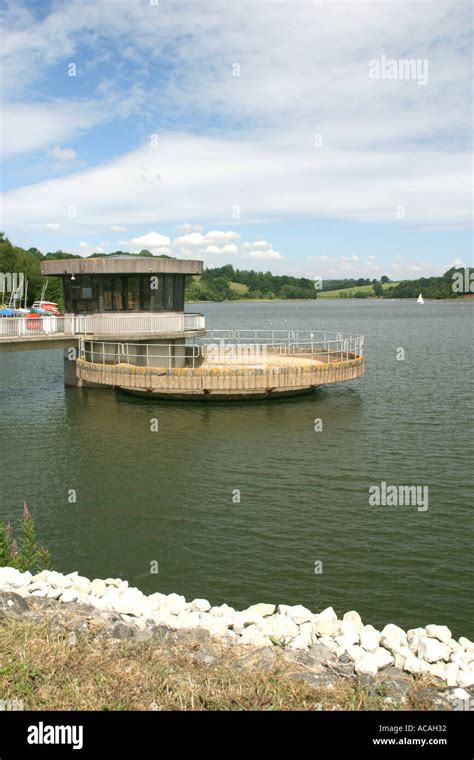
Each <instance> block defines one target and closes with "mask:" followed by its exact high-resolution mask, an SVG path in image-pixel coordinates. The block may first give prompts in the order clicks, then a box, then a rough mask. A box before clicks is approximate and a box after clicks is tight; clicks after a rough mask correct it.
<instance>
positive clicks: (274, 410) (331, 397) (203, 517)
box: [0, 299, 474, 639]
mask: <svg viewBox="0 0 474 760" xmlns="http://www.w3.org/2000/svg"><path fill="white" fill-rule="evenodd" d="M473 308H474V303H473V302H472V301H466V300H453V301H425V304H424V305H418V304H416V303H415V302H413V301H391V300H366V299H354V300H349V299H339V300H338V299H335V300H328V299H319V300H317V301H286V302H271V301H269V302H229V303H223V304H219V303H209V304H189V305H188V307H187V310H188V311H200V312H203V313H204V314H205V317H206V326H207V328H208V329H212V328H215V329H217V328H221V329H224V328H230V329H233V328H241V329H251V328H258V329H273V330H290V329H292V330H312V329H315V330H325V329H327V330H343V331H348V332H353V333H356V334H361V335H364V336H365V355H366V369H365V375H364V377H362V378H361V379H359V380H357V381H356V382H352V383H342V384H337V385H330V386H328V387H321V388H320V389H318V390H317V391H315V392H314V393H312V394H310V395H307V396H302V397H295V398H291V399H281V400H273V401H252V402H216V403H215V404H212V403H200V402H193V403H186V402H180V403H179V402H170V401H160V400H157V399H150V400H145V399H137V398H134V397H130V396H127V395H125V394H120V393H118V392H113V391H111V390H109V389H98V390H90V389H88V390H84V389H77V388H65V387H64V384H63V352H62V351H61V350H59V351H57V350H54V351H53V350H49V351H32V352H19V353H11V354H2V355H1V356H0V421H1V422H0V452H1V454H0V519H2V520H11V521H12V523H16V522H17V520H18V518H19V517H20V515H21V510H22V506H23V501H24V500H26V501H27V503H28V505H29V507H30V509H31V511H32V514H33V516H34V518H35V522H36V527H37V531H38V534H39V536H40V538H41V540H42V541H43V542H44V543H45V545H46V546H47V547H48V548H49V549H50V550H51V554H52V558H53V565H54V567H55V569H57V570H59V571H61V572H70V571H72V570H78V571H79V573H80V574H83V575H86V576H87V577H89V578H91V579H92V578H95V577H102V578H106V577H109V576H112V577H116V576H121V577H123V578H126V579H127V580H128V581H129V582H130V584H131V585H136V586H138V587H139V588H140V589H141V590H143V591H144V592H146V593H152V592H154V591H162V592H164V593H171V592H176V593H179V594H183V595H184V596H186V598H188V599H193V598H196V597H204V598H207V599H209V601H210V602H211V603H213V604H220V603H222V602H227V603H228V604H230V605H231V606H233V607H236V608H244V607H247V606H248V605H250V604H253V603H256V602H275V603H276V602H280V603H289V604H298V603H301V604H304V605H306V606H308V607H310V608H311V609H312V610H313V611H318V610H321V609H323V608H324V607H327V606H329V605H332V606H333V607H334V608H335V610H336V612H338V613H341V614H342V613H344V612H345V611H347V610H349V609H355V610H357V611H358V612H359V613H360V614H361V615H362V618H363V620H364V622H366V623H372V624H373V625H375V626H377V627H380V626H383V625H384V624H385V623H389V622H392V623H397V624H398V625H400V626H402V627H403V628H410V627H415V626H418V625H426V624H428V623H440V624H444V625H448V626H450V627H451V629H452V631H453V633H454V634H455V636H459V635H465V636H468V637H470V638H471V639H472V638H473V635H474V623H473V619H474V615H473V597H474V595H473V593H472V589H473V586H474V583H473V581H474V577H473V576H474V569H473V568H472V563H471V562H470V561H469V560H470V557H471V556H472V531H473V527H474V526H473V523H474V517H473V509H472V470H473V468H472V455H473V450H474V432H473V429H472V424H471V420H472V411H473V404H472V377H473V374H472V370H473V361H472V358H473V357H472V345H473V341H472V325H473V322H472V319H473ZM400 349H402V350H400ZM381 483H387V484H390V485H395V486H405V487H413V486H415V487H424V486H427V487H428V497H429V498H428V508H427V509H423V510H421V509H418V508H417V507H416V506H414V505H410V504H408V505H407V504H398V505H383V504H375V505H374V504H370V503H369V489H370V488H371V487H373V486H380V485H381ZM71 494H72V496H71ZM156 563H158V564H157V566H158V568H159V572H158V573H157V574H156V573H151V572H150V567H151V566H152V565H153V567H156Z"/></svg>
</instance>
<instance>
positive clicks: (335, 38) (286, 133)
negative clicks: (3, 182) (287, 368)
mask: <svg viewBox="0 0 474 760" xmlns="http://www.w3.org/2000/svg"><path fill="white" fill-rule="evenodd" d="M161 5H162V4H160V6H161ZM227 5H228V7H226V14H225V17H224V16H223V15H222V14H221V13H220V12H219V10H218V8H217V6H214V5H213V4H209V8H208V12H206V13H205V14H203V13H202V8H201V7H200V4H199V3H176V4H173V3H168V4H163V8H161V7H160V9H159V12H157V9H156V8H153V7H150V6H149V4H147V3H116V4H115V5H114V13H111V12H110V2H107V1H104V0H95V2H94V3H85V4H82V5H81V12H80V13H78V12H77V4H75V3H57V4H53V6H52V11H51V12H50V13H46V12H45V13H44V14H41V15H40V16H38V15H37V14H35V13H32V12H30V11H28V10H27V9H25V8H24V7H21V6H20V7H18V5H17V4H15V3H11V4H10V6H9V7H8V8H7V10H6V11H5V27H6V31H7V32H8V33H7V34H4V45H3V53H2V55H3V65H4V81H5V82H6V83H7V84H8V86H9V87H10V88H11V91H12V96H11V102H9V103H6V104H5V105H4V131H3V135H2V143H3V148H4V151H5V152H7V153H8V154H20V153H25V152H27V151H30V150H34V149H35V148H38V147H41V148H42V147H47V146H49V145H51V144H55V143H58V144H63V143H64V141H67V140H69V139H70V138H71V137H72V136H74V135H76V134H78V133H82V132H84V131H85V130H91V129H93V128H94V127H95V126H97V125H99V124H102V123H105V122H111V125H112V126H111V129H113V125H114V121H115V119H116V118H118V117H119V116H122V115H123V114H125V115H126V114H127V113H129V112H131V111H132V110H133V109H134V108H137V107H138V106H141V107H142V108H143V109H144V111H143V112H144V114H145V115H146V116H149V117H153V116H155V115H156V114H157V113H158V114H161V113H164V114H166V113H169V112H171V113H175V112H176V113H178V114H179V116H180V117H182V123H190V124H192V125H193V126H194V125H195V124H197V125H198V126H199V127H200V129H199V136H195V135H193V134H185V133H184V132H180V133H178V134H174V135H173V134H170V133H164V134H162V135H161V134H160V150H159V151H152V150H150V148H149V147H148V146H144V147H142V148H139V149H137V150H130V151H129V152H128V153H127V154H125V155H122V156H118V157H117V158H115V159H114V160H108V161H104V162H103V164H102V165H99V166H95V167H91V168H89V169H88V170H86V171H82V172H76V173H71V174H70V175H69V176H67V177H61V178H58V179H55V180H52V181H50V182H44V183H40V184H36V185H32V186H25V187H19V188H18V189H16V190H13V191H10V192H8V193H7V194H6V195H5V200H4V204H3V205H4V222H3V226H4V227H7V226H8V230H9V233H10V231H11V233H13V234H18V235H20V236H21V235H23V234H24V231H25V229H27V228H28V227H30V228H31V229H33V228H36V227H37V225H41V226H43V225H44V224H45V223H46V222H47V220H48V218H51V217H52V216H53V214H54V216H53V218H58V219H61V220H63V219H64V222H63V227H64V234H65V236H67V235H69V236H71V237H72V236H75V235H78V234H80V235H81V236H89V235H92V234H94V235H95V234H101V233H103V230H104V225H105V226H106V227H110V225H114V226H116V227H119V226H121V224H122V223H125V224H127V225H128V227H129V228H130V227H132V226H133V227H136V228H139V229H147V228H148V229H149V228H150V227H151V226H152V225H153V224H156V223H163V222H165V221H166V222H170V221H172V222H175V223H176V222H178V221H181V220H182V219H183V218H188V219H195V218H197V219H203V220H212V224H213V225H222V226H224V225H231V224H233V222H232V207H233V206H234V205H235V204H238V205H240V206H241V208H242V219H241V223H242V224H250V223H252V222H253V221H255V220H257V219H260V218H265V219H270V220H271V219H273V218H277V217H280V218H281V217H283V218H285V219H288V218H293V219H298V218H300V217H301V216H311V217H318V218H324V217H330V218H338V219H347V220H357V221H362V222H378V223H379V222H393V223H397V218H396V209H397V207H398V205H399V204H400V203H402V204H403V205H404V206H405V211H406V221H405V222H403V224H409V225H425V226H429V225H437V226H438V227H439V228H442V226H443V225H449V226H451V227H461V226H465V225H466V224H468V223H469V221H470V220H471V216H472V209H471V200H470V199H471V176H470V168H469V131H468V130H469V129H470V119H469V111H468V107H467V103H468V102H469V101H468V99H469V92H470V81H469V73H468V72H467V67H466V53H465V51H466V50H467V49H468V46H469V36H468V35H469V16H470V9H469V7H468V5H467V4H464V3H457V4H453V8H450V9H449V12H448V11H447V10H446V8H447V6H446V5H445V4H444V3H423V8H422V10H423V13H422V14H420V8H419V6H418V3H416V2H408V3H406V2H400V3H398V4H397V13H396V14H394V13H393V12H392V9H391V6H390V3H365V4H364V3H359V2H354V3H347V4H345V5H344V13H343V14H341V12H340V8H339V7H338V6H337V4H333V3H324V2H323V3H322V4H321V7H319V6H317V5H316V4H315V3H309V2H308V3H298V4H295V3H291V2H288V3H283V2H282V3H278V9H277V11H276V8H275V5H274V4H273V3H264V2H259V3H254V4H253V7H252V13H251V14H248V13H246V12H245V4H242V3H229V4H227ZM321 18H322V19H323V20H324V21H323V22H322V21H321ZM216 29H217V30H218V33H217V34H216ZM125 38H126V40H127V43H126V60H127V61H130V60H133V61H135V62H140V61H143V64H144V66H146V64H149V66H150V69H151V71H153V70H156V68H157V67H158V66H159V65H160V63H161V62H162V61H163V59H166V63H167V65H168V66H171V67H172V66H173V65H175V68H171V72H170V73H171V76H169V77H168V78H167V80H168V81H169V84H166V81H165V82H163V83H160V90H159V91H157V90H153V88H152V85H151V83H150V87H148V86H146V87H144V88H143V91H141V90H140V89H139V88H138V87H137V84H136V82H135V84H134V85H133V86H131V85H129V84H128V83H127V84H126V85H125V84H124V80H125V78H124V80H122V81H121V86H122V87H123V88H124V89H122V90H120V91H118V89H117V90H116V91H114V89H113V86H111V85H110V83H108V82H107V80H105V81H104V82H103V84H102V85H101V87H100V88H98V89H97V90H96V92H94V93H93V94H92V95H91V97H90V98H87V99H82V100H80V99H78V98H77V97H76V96H75V95H73V94H71V96H70V97H69V98H64V97H61V98H55V99H51V100H50V101H46V102H39V101H38V100H37V96H36V93H35V91H34V89H33V88H34V87H35V84H36V81H37V79H38V80H39V81H40V82H41V83H42V84H43V82H42V79H43V78H44V77H45V76H46V75H47V73H48V71H49V67H53V66H57V65H59V64H60V63H64V62H65V61H70V60H74V58H75V54H76V52H78V51H80V50H81V48H83V46H84V44H85V43H84V40H86V42H87V43H88V49H90V50H95V51H97V52H96V53H94V55H91V56H90V58H89V61H88V62H87V63H85V64H83V65H84V66H86V65H90V66H91V67H93V66H94V65H96V64H97V63H99V65H100V62H101V61H104V60H105V61H106V62H107V66H111V65H112V63H113V58H114V54H115V53H117V57H118V59H119V61H118V62H119V64H120V65H122V63H123V62H122V60H121V59H120V54H121V52H122V50H123V49H124V45H123V40H124V39H125ZM289 38H292V39H297V40H298V45H296V46H293V47H292V48H291V50H289V48H288V39H289ZM262 39H265V41H266V44H262ZM407 39H408V40H410V51H411V50H413V51H416V56H417V57H421V58H423V57H427V58H429V59H430V81H429V85H428V86H427V87H424V88H422V87H418V86H417V84H416V82H410V81H389V82H388V81H374V80H370V79H369V77H368V62H369V60H370V59H371V58H377V57H379V55H380V54H381V53H390V54H392V53H393V55H394V56H395V57H398V56H404V55H405V54H406V50H407V47H406V46H407V42H406V41H407ZM174 45H176V46H178V45H179V48H178V49H179V54H178V55H176V56H175V58H174V59H173V55H172V54H171V55H170V50H172V49H173V46H174ZM114 46H115V47H114ZM105 48H107V50H105ZM229 50H238V51H239V53H241V56H240V60H241V67H242V76H241V77H240V78H239V79H238V78H235V79H234V80H232V78H231V75H230V68H229ZM341 51H344V54H343V55H342V54H341ZM410 54H411V53H410ZM94 56H96V58H95V57H94ZM107 56H108V59H107ZM173 60H175V61H176V63H175V64H173ZM91 70H92V68H91ZM104 70H106V69H104ZM83 73H84V72H83V71H81V72H80V74H81V75H82V74H83ZM111 79H112V76H111ZM329 80H330V81H331V87H330V88H328V87H327V82H328V81H329ZM70 84H71V85H72V87H71V93H72V92H74V90H73V85H74V83H73V82H71V83H70ZM28 88H30V102H21V98H22V97H25V98H26V97H27V96H26V95H24V93H25V92H26V91H27V90H28ZM133 88H134V89H133ZM321 92H322V93H323V96H321V97H318V96H316V95H315V93H321ZM407 114H409V118H407ZM216 116H217V117H219V118H222V124H225V123H226V119H227V120H229V118H231V120H232V121H231V123H232V128H231V130H229V137H227V138H226V136H225V134H226V133H225V131H224V128H223V129H222V130H221V129H219V131H218V132H217V131H209V135H208V136H206V132H205V125H206V124H209V123H212V124H215V123H216ZM193 120H194V121H193ZM250 120H251V121H250ZM219 123H221V122H219ZM249 123H252V124H257V125H258V126H257V127H255V128H249V127H248V124H249ZM242 125H244V126H242ZM348 125H350V127H348ZM463 125H466V127H465V128H464V129H463ZM191 131H192V130H190V132H191ZM316 131H318V132H319V131H320V132H321V134H322V137H323V143H322V146H321V148H318V149H316V148H315V146H314V133H315V132H316ZM453 134H455V135H456V140H453V137H452V136H453ZM92 136H93V135H92ZM132 139H133V138H132ZM131 144H132V143H131ZM440 148H441V149H440ZM144 168H145V170H146V171H145V172H144ZM144 174H145V176H144ZM157 177H161V178H162V179H160V180H157ZM144 179H145V180H146V181H144ZM289 188H291V193H290V192H289ZM69 204H74V205H76V206H77V207H78V209H79V214H78V216H77V219H75V220H73V221H71V220H69V219H68V218H67V206H68V205H69ZM124 210H125V212H124ZM157 220H158V222H157ZM183 227H184V228H183ZM183 227H182V228H181V229H180V232H183V233H185V234H187V233H190V234H193V233H196V232H200V231H201V230H200V229H197V226H196V225H184V226H183ZM213 232H217V230H213ZM223 234H225V233H223ZM234 234H236V233H234ZM216 242H224V241H222V240H219V241H216V240H212V239H206V240H202V241H201V243H199V245H201V244H202V245H205V244H206V243H210V244H212V243H216ZM227 242H229V241H227ZM255 242H258V241H255ZM264 242H266V241H264ZM178 245H179V244H178ZM186 245H189V246H195V245H196V243H190V242H189V241H187V242H186V243H183V246H184V248H183V250H185V251H186V252H187V253H186V255H189V252H188V251H187V248H186ZM248 245H249V247H248V248H246V249H243V250H248V251H252V250H255V251H257V252H258V251H260V252H261V251H264V250H271V249H269V248H268V246H264V245H263V244H261V245H260V246H256V247H254V248H253V247H252V245H253V244H248Z"/></svg>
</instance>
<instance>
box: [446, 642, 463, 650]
mask: <svg viewBox="0 0 474 760" xmlns="http://www.w3.org/2000/svg"><path fill="white" fill-rule="evenodd" d="M447 645H448V647H449V648H450V650H451V652H462V651H463V648H462V646H461V644H459V643H458V642H457V641H456V639H450V640H449V641H448V642H447Z"/></svg>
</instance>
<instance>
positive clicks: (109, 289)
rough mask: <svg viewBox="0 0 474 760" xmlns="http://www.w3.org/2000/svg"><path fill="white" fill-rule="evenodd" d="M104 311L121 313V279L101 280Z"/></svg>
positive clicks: (122, 300) (109, 278) (122, 302)
mask: <svg viewBox="0 0 474 760" xmlns="http://www.w3.org/2000/svg"><path fill="white" fill-rule="evenodd" d="M102 289H103V297H104V311H123V304H124V298H123V282H122V278H121V277H104V278H103V284H102Z"/></svg>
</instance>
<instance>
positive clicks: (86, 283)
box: [80, 277, 92, 301]
mask: <svg viewBox="0 0 474 760" xmlns="http://www.w3.org/2000/svg"><path fill="white" fill-rule="evenodd" d="M80 286H81V299H82V300H83V301H88V300H89V299H90V300H92V277H81V279H80Z"/></svg>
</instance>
